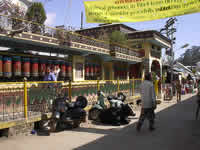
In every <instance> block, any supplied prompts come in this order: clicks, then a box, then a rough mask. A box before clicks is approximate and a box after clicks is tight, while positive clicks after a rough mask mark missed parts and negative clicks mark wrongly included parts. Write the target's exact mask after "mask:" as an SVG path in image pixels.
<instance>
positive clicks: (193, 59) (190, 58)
mask: <svg viewBox="0 0 200 150" xmlns="http://www.w3.org/2000/svg"><path fill="white" fill-rule="evenodd" d="M178 61H179V62H180V63H182V64H183V65H186V66H194V65H195V64H196V63H197V62H199V61H200V46H192V48H190V49H187V50H186V51H185V53H184V54H182V55H181V57H180V58H178Z"/></svg>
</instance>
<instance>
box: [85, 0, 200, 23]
mask: <svg viewBox="0 0 200 150" xmlns="http://www.w3.org/2000/svg"><path fill="white" fill-rule="evenodd" d="M84 6H85V12H86V13H85V14H86V21H87V22H88V23H113V22H118V23H119V22H141V21H149V20H156V19H162V18H168V17H173V16H181V15H185V14H191V13H197V12H200V0H101V1H84Z"/></svg>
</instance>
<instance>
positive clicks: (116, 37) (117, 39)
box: [109, 31, 128, 45]
mask: <svg viewBox="0 0 200 150" xmlns="http://www.w3.org/2000/svg"><path fill="white" fill-rule="evenodd" d="M109 41H110V43H118V44H121V45H125V44H127V43H128V41H127V36H126V34H124V33H122V32H120V31H113V32H112V33H111V35H110V36H109Z"/></svg>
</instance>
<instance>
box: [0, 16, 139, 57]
mask: <svg viewBox="0 0 200 150" xmlns="http://www.w3.org/2000/svg"><path fill="white" fill-rule="evenodd" d="M7 31H10V32H12V33H14V32H16V33H17V34H19V33H22V32H25V33H31V34H33V36H34V34H35V35H41V36H45V37H49V38H53V39H54V40H52V41H55V40H56V44H60V45H61V46H69V45H71V44H72V43H81V44H84V45H89V46H94V47H97V48H103V49H108V50H111V51H115V52H119V53H122V54H125V55H131V56H136V57H140V53H139V52H137V51H135V50H134V49H131V48H129V47H126V46H122V45H117V44H112V46H110V43H108V42H105V41H101V40H97V39H93V38H91V37H87V36H83V35H80V34H77V33H75V32H73V31H67V30H64V29H59V28H52V27H48V26H46V25H41V24H37V23H34V22H30V21H27V20H22V19H17V18H12V17H10V16H6V15H2V14H0V33H4V34H6V33H7Z"/></svg>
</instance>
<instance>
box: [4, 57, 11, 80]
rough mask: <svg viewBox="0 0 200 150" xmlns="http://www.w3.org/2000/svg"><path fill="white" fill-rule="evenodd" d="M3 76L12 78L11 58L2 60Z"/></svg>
mask: <svg viewBox="0 0 200 150" xmlns="http://www.w3.org/2000/svg"><path fill="white" fill-rule="evenodd" d="M3 75H4V77H6V78H10V77H12V58H11V57H4V58H3Z"/></svg>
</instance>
